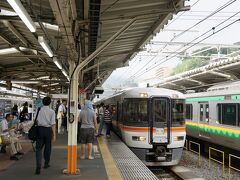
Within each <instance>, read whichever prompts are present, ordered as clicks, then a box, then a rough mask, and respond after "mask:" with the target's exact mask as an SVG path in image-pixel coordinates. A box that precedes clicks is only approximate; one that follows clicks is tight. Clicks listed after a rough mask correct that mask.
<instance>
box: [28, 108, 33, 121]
mask: <svg viewBox="0 0 240 180" xmlns="http://www.w3.org/2000/svg"><path fill="white" fill-rule="evenodd" d="M32 114H33V108H32V104H29V106H28V117H29V119H28V120H32Z"/></svg>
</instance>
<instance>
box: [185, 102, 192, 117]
mask: <svg viewBox="0 0 240 180" xmlns="http://www.w3.org/2000/svg"><path fill="white" fill-rule="evenodd" d="M192 117H193V106H192V104H186V119H188V120H192Z"/></svg>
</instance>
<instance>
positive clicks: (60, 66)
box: [53, 56, 62, 69]
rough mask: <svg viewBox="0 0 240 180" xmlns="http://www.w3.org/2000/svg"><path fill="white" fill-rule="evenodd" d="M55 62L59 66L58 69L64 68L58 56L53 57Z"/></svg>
mask: <svg viewBox="0 0 240 180" xmlns="http://www.w3.org/2000/svg"><path fill="white" fill-rule="evenodd" d="M53 62H54V63H55V64H56V66H57V67H58V69H62V65H61V64H60V63H59V61H58V59H57V57H55V56H54V57H53Z"/></svg>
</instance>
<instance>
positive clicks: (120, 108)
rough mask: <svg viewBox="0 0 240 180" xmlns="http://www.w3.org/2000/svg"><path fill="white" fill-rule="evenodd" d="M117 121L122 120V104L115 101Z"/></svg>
mask: <svg viewBox="0 0 240 180" xmlns="http://www.w3.org/2000/svg"><path fill="white" fill-rule="evenodd" d="M117 121H122V104H121V103H119V102H118V103H117Z"/></svg>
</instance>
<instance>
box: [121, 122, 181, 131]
mask: <svg viewBox="0 0 240 180" xmlns="http://www.w3.org/2000/svg"><path fill="white" fill-rule="evenodd" d="M119 127H120V128H121V129H122V130H123V131H131V132H148V131H149V127H135V126H125V125H122V124H119ZM170 129H171V131H172V132H185V131H186V128H185V127H172V128H170ZM166 131H167V128H164V132H166ZM153 132H156V128H153Z"/></svg>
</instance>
